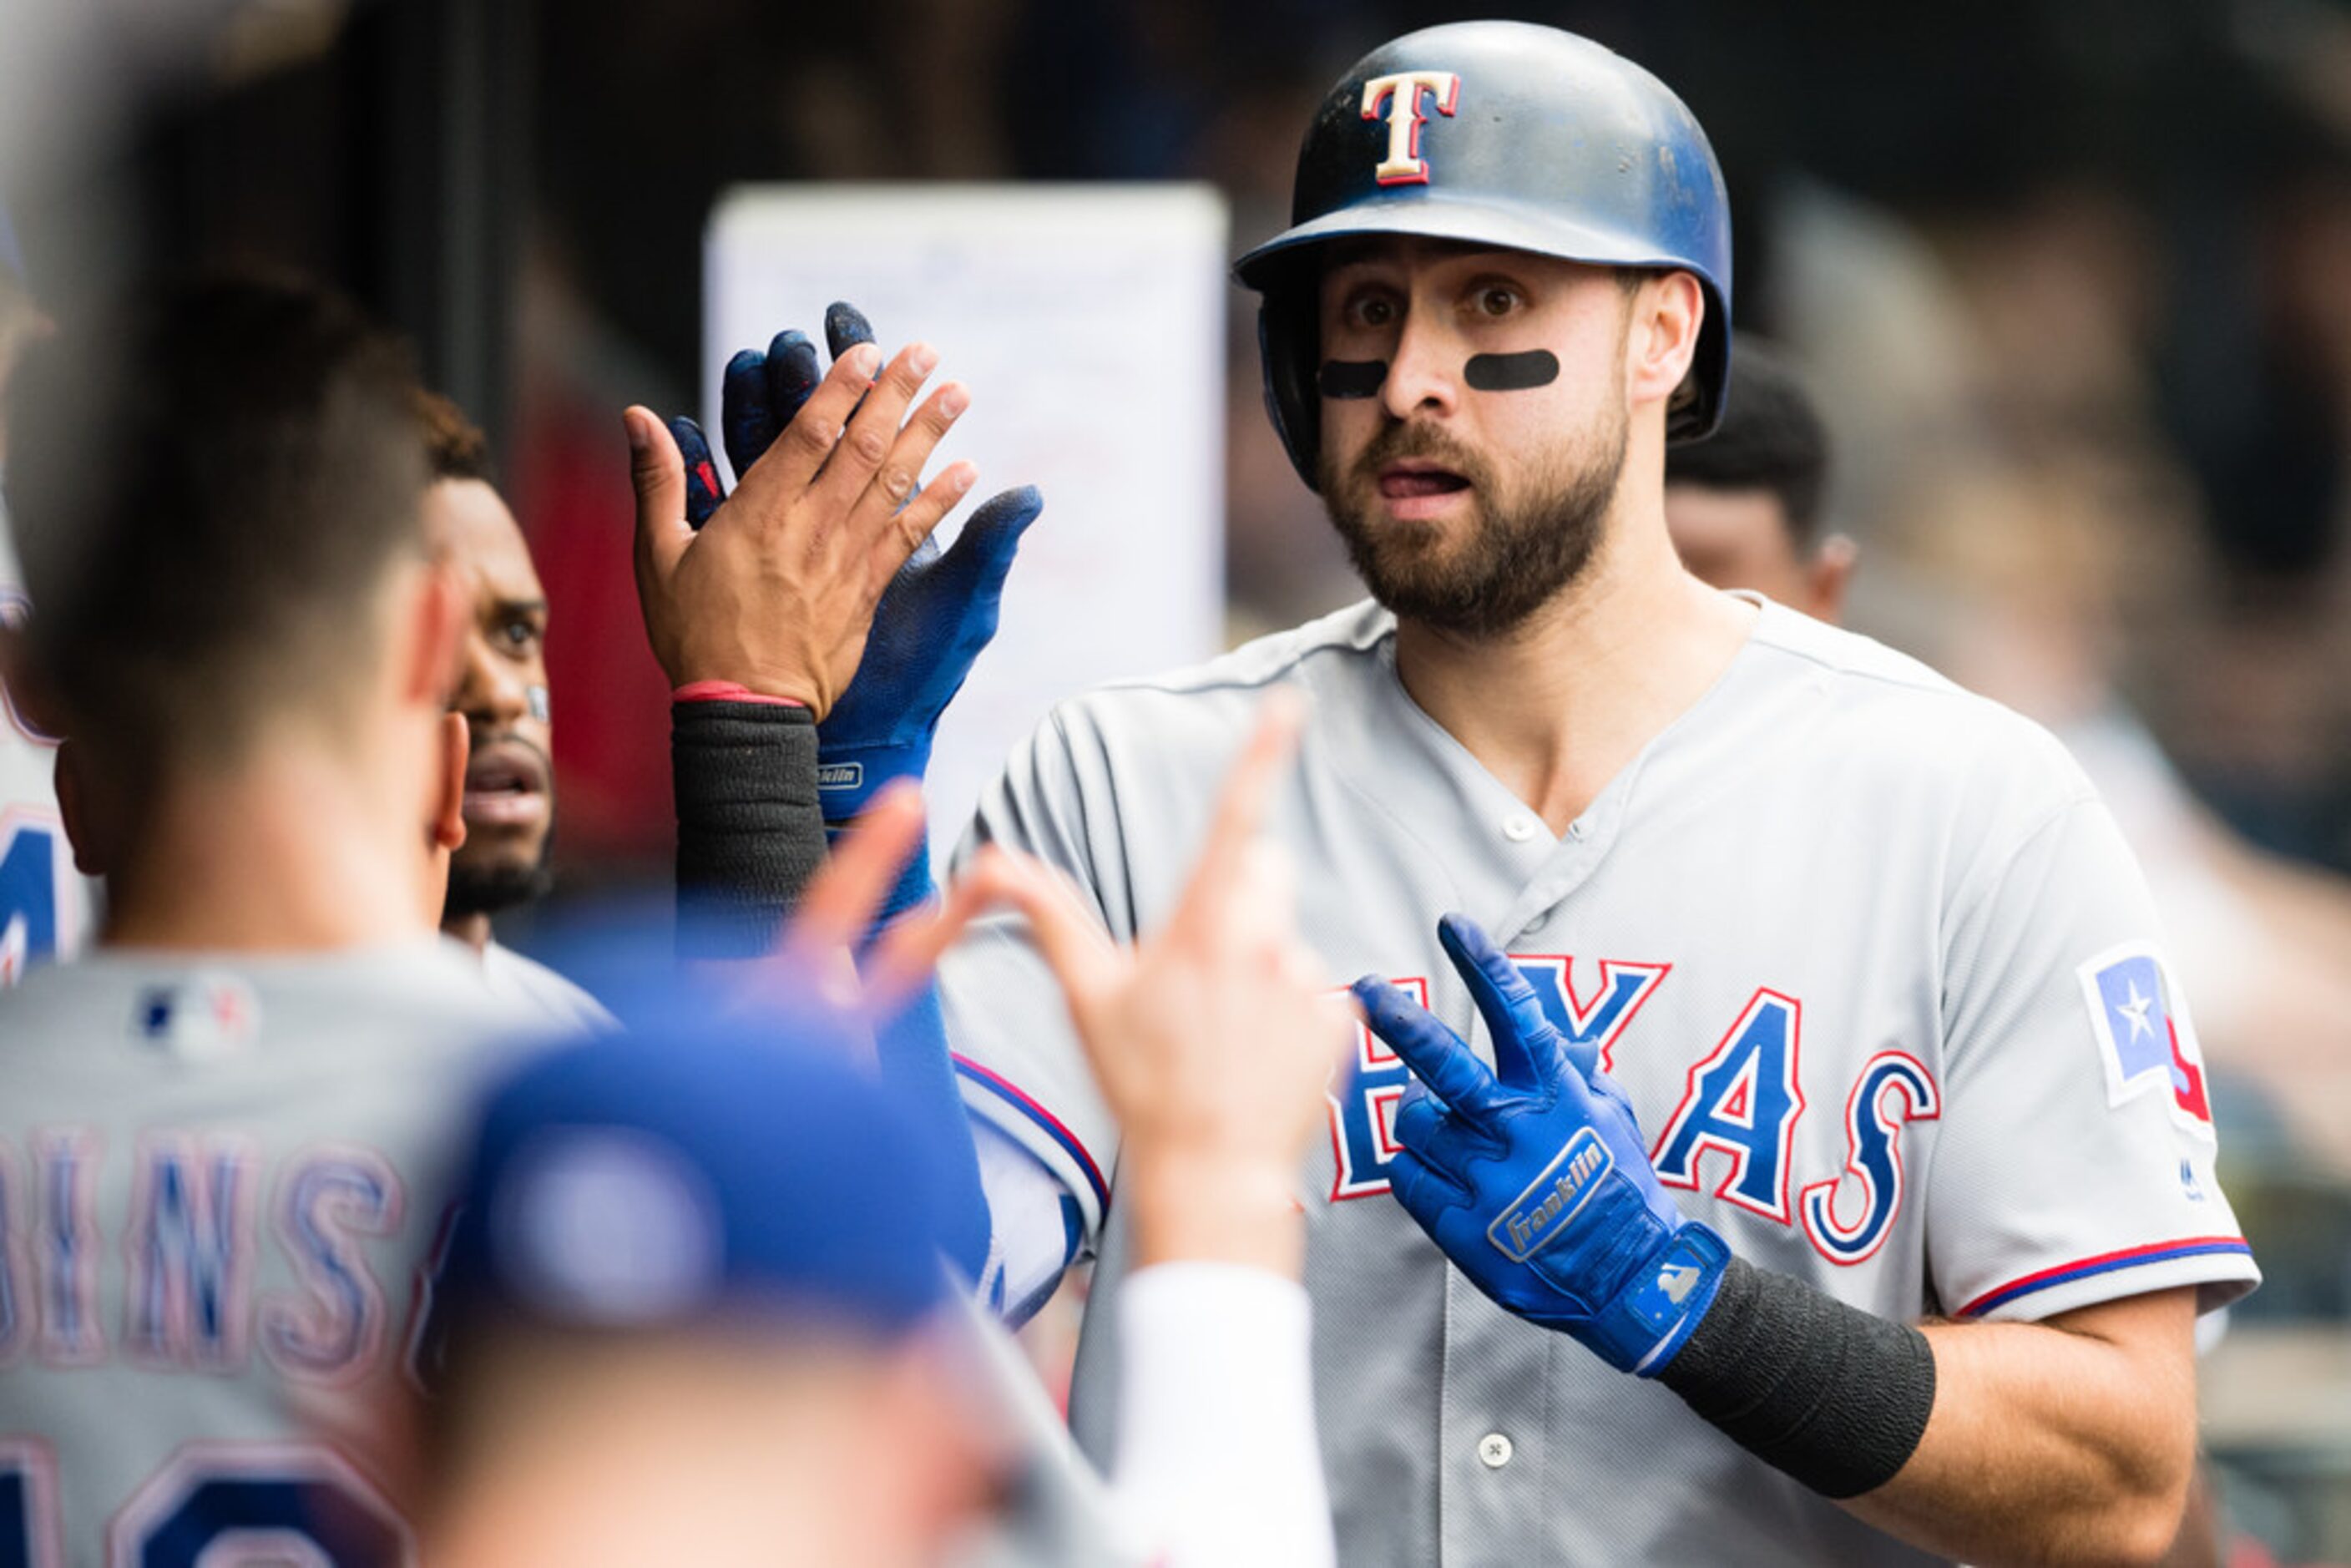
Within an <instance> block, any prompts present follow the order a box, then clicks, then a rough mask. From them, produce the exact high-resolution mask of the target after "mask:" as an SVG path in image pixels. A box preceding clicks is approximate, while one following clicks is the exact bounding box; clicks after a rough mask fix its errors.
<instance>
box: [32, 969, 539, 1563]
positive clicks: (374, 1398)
mask: <svg viewBox="0 0 2351 1568" xmlns="http://www.w3.org/2000/svg"><path fill="white" fill-rule="evenodd" d="M547 1027H548V1026H547V1024H546V1022H545V1019H544V1016H543V1015H540V1014H537V1013H536V1012H534V1011H532V1010H529V1009H517V1007H516V1006H515V1004H513V1003H511V1002H509V1001H506V1000H502V999H500V998H498V997H497V996H496V994H495V993H494V992H493V991H492V990H491V988H489V987H488V986H487V985H486V983H485V981H484V978H483V976H482V973H481V968H480V966H479V965H477V964H475V962H474V961H473V960H472V958H471V956H469V955H466V954H463V953H460V952H456V951H454V950H452V949H450V948H448V947H446V946H444V945H443V944H442V943H441V942H439V941H438V940H437V939H427V938H420V939H419V940H418V941H416V942H415V943H414V944H413V945H410V946H401V947H398V948H389V949H379V950H369V951H360V952H353V953H349V954H343V955H338V956H327V957H284V956H279V957H268V958H259V959H253V958H246V957H236V958H219V959H209V960H191V961H178V960H172V959H165V958H159V957H154V956H146V955H136V956H125V955H121V954H115V953H100V954H98V955H96V956H91V957H89V958H87V959H85V960H84V961H83V962H81V963H79V964H75V965H68V966H64V967H52V968H47V969H43V970H41V971H38V972H37V973H35V974H34V975H32V976H31V977H28V978H27V979H26V982H25V983H24V984H23V985H22V986H20V987H18V988H16V989H15V990H13V991H10V992H8V993H5V995H0V1227H5V1248H0V1366H5V1373H0V1530H5V1531H8V1532H9V1538H8V1539H0V1561H7V1562H30V1563H37V1564H45V1563H103V1562H109V1561H112V1562H117V1563H127V1562H137V1563H146V1564H152V1565H156V1568H168V1565H170V1564H175V1563H186V1564H193V1563H196V1562H197V1561H198V1560H199V1558H200V1557H201V1556H202V1554H203V1553H204V1552H206V1551H207V1550H208V1549H213V1548H217V1547H221V1546H224V1545H225V1544H228V1543H229V1538H230V1536H231V1535H232V1534H233V1533H235V1534H238V1535H239V1536H240V1538H241V1539H244V1540H246V1541H247V1542H251V1541H255V1540H258V1539H263V1538H264V1536H256V1535H251V1534H245V1533H243V1532H249V1531H260V1532H269V1531H276V1532H277V1535H278V1539H279V1540H280V1541H285V1540H287V1539H288V1538H289V1537H291V1538H298V1537H299V1536H300V1534H301V1529H300V1521H301V1520H302V1519H303V1518H305V1517H308V1518H313V1519H316V1518H328V1519H335V1520H340V1521H342V1528H343V1529H344V1531H346V1532H345V1533H343V1534H342V1535H340V1537H339V1539H338V1540H337V1542H335V1543H334V1547H335V1549H334V1550H332V1551H330V1552H327V1553H326V1555H325V1559H324V1560H326V1561H331V1562H339V1563H340V1562H383V1563H390V1562H399V1561H403V1560H405V1559H406V1558H407V1557H408V1556H409V1555H410V1554H411V1553H412V1552H413V1548H412V1547H411V1545H410V1543H409V1540H408V1535H407V1531H406V1527H405V1525H404V1524H402V1522H401V1521H399V1520H398V1518H397V1517H396V1516H395V1515H394V1514H393V1512H392V1507H391V1504H390V1503H389V1502H387V1501H386V1500H385V1499H384V1497H383V1492H382V1488H381V1474H382V1468H383V1465H382V1461H383V1456H381V1454H378V1453H375V1452H373V1451H371V1443H370V1441H369V1439H368V1437H367V1434H368V1433H369V1432H371V1431H374V1432H381V1417H382V1415H383V1413H384V1409H385V1408H386V1406H384V1404H383V1403H382V1402H383V1400H384V1399H385V1397H386V1395H387V1393H388V1392H390V1391H391V1388H390V1385H391V1383H392V1380H394V1379H396V1378H397V1377H399V1376H400V1375H401V1374H402V1370H403V1368H404V1366H405V1364H406V1361H407V1357H408V1355H409V1354H410V1350H411V1340H412V1334H413V1326H414V1324H413V1317H414V1314H415V1312H416V1311H417V1310H418V1308H419V1307H420V1305H421V1304H422V1302H423V1299H424V1297H423V1290H422V1286H423V1270H424V1269H425V1267H426V1265H427V1264H428V1262H429V1260H430V1255H431V1252H432V1249H433V1247H434V1239H435V1238H436V1236H437V1235H438V1233H439V1230H440V1228H441V1225H442V1222H443V1220H444V1209H445V1207H446V1206H447V1203H448V1201H449V1198H448V1195H449V1193H450V1192H451V1191H452V1190H453V1188H452V1186H451V1173H450V1172H448V1171H447V1170H446V1169H445V1168H444V1166H445V1163H446V1161H447V1160H448V1159H449V1158H450V1156H451V1155H452V1154H453V1153H454V1150H453V1149H452V1147H451V1140H453V1139H455V1138H459V1137H462V1136H463V1135H464V1134H465V1130H466V1123H467V1120H468V1116H469V1113H470V1104H471V1094H472V1091H473V1087H474V1084H475V1081H476V1079H477V1078H478V1077H479V1075H480V1074H481V1072H482V1071H484V1070H485V1069H486V1067H487V1066H489V1065H490V1064H491V1063H492V1062H493V1061H496V1060H497V1054H498V1053H496V1051H491V1050H486V1049H485V1042H486V1041H492V1040H500V1039H508V1038H518V1037H520V1036H521V1035H524V1034H528V1033H529V1032H532V1031H534V1030H538V1031H544V1030H545V1029H546V1028H547ZM317 1549H318V1546H317V1543H316V1542H314V1543H313V1547H312V1550H317ZM20 1550H21V1551H22V1552H23V1554H22V1555H19V1554H18V1553H19V1552H20ZM305 1560H308V1558H306V1559H305Z"/></svg>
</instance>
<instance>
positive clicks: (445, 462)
mask: <svg viewBox="0 0 2351 1568" xmlns="http://www.w3.org/2000/svg"><path fill="white" fill-rule="evenodd" d="M416 418H417V422H418V423H421V424H422V425H423V427H424V457H425V461H426V462H428V463H430V464H431V465H433V477H434V478H435V479H479V480H481V481H482V482H483V483H485V484H487V483H489V482H490V439H489V437H488V436H486V435H484V434H482V432H481V429H480V427H479V426H477V425H475V423H474V422H473V421H472V420H470V419H467V418H466V417H465V411H464V410H462V409H460V408H459V407H458V406H457V405H456V404H455V403H454V402H450V401H449V400H448V399H447V398H445V397H443V396H442V395H441V394H440V393H439V392H427V391H424V390H423V389H422V388H420V389H418V391H417V393H416Z"/></svg>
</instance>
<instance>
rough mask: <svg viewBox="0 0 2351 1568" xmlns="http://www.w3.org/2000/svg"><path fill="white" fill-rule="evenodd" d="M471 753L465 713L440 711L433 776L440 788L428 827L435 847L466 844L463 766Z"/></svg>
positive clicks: (451, 847)
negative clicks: (437, 755)
mask: <svg viewBox="0 0 2351 1568" xmlns="http://www.w3.org/2000/svg"><path fill="white" fill-rule="evenodd" d="M473 756H474V737H473V733H472V732H471V731H470V730H468V729H467V728H466V727H465V715H464V714H461V713H444V714H443V715H442V716H441V766H440V768H439V771H438V775H437V779H436V782H437V784H438V786H439V788H438V789H437V791H436V793H435V795H434V801H433V821H432V823H431V824H430V827H429V829H428V831H429V833H430V835H431V838H432V842H433V847H434V849H436V850H448V851H452V852H455V851H457V850H461V849H464V848H465V767H466V764H468V763H470V762H471V761H472V760H473Z"/></svg>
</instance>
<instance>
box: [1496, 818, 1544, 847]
mask: <svg viewBox="0 0 2351 1568" xmlns="http://www.w3.org/2000/svg"><path fill="white" fill-rule="evenodd" d="M1541 826H1542V824H1541V822H1538V821H1535V820H1534V819H1533V818H1532V817H1530V816H1528V815H1527V814H1526V813H1525V812H1524V811H1520V812H1519V813H1517V814H1516V815H1514V816H1509V817H1505V818H1503V819H1502V836H1503V837H1504V838H1506V839H1508V840H1510V842H1512V843H1514V844H1522V843H1525V842H1526V841H1528V840H1529V839H1531V838H1533V837H1534V836H1535V833H1536V831H1537V830H1538V829H1540V828H1541Z"/></svg>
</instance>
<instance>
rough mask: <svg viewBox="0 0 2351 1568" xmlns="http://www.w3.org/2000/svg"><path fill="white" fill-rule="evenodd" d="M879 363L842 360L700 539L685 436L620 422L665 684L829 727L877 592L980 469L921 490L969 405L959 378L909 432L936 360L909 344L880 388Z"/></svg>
mask: <svg viewBox="0 0 2351 1568" xmlns="http://www.w3.org/2000/svg"><path fill="white" fill-rule="evenodd" d="M879 358H880V355H879V350H875V349H874V348H873V347H872V345H870V344H868V345H861V346H859V347H857V348H855V349H852V350H850V351H849V352H848V353H845V354H843V355H842V356H841V358H840V359H839V360H837V361H834V363H833V366H832V369H831V371H830V372H829V373H828V374H827V375H826V376H825V378H824V381H823V383H822V384H821V385H820V386H819V387H818V388H817V390H816V391H815V392H813V393H812V394H810V398H809V401H808V403H807V405H806V406H805V407H804V408H802V409H801V410H800V411H799V414H798V416H797V417H795V418H794V419H793V420H792V422H791V423H790V424H789V425H787V426H786V427H785V429H784V433H783V434H782V435H781V436H779V437H778V439H777V441H776V443H775V444H774V445H773V446H771V447H769V448H768V451H767V453H766V455H763V456H762V457H760V459H759V460H758V462H757V463H754V464H753V465H751V471H750V472H749V473H748V474H746V475H743V476H741V483H740V484H739V485H738V486H737V487H736V490H735V493H734V494H733V495H732V496H730V497H728V498H727V499H726V503H725V504H724V505H723V506H721V507H719V508H718V509H717V511H716V512H715V513H713V514H712V515H711V517H710V519H709V521H708V522H706V523H705V525H704V526H703V528H701V530H700V531H699V532H696V531H695V529H694V528H692V527H691V526H689V525H688V523H687V522H686V517H685V464H684V458H683V457H682V456H680V455H679V453H678V449H677V442H676V440H675V439H674V437H673V436H672V435H671V434H670V433H669V431H668V430H667V429H666V428H664V426H663V424H662V422H661V421H660V420H659V419H657V418H655V417H654V416H653V413H652V412H651V411H649V410H647V409H643V408H634V407H632V408H631V409H629V410H628V412H627V413H625V414H624V415H623V416H622V418H623V421H624V422H625V423H626V424H627V426H628V432H629V446H630V451H631V454H632V477H633V479H634V481H635V485H636V491H637V537H636V572H637V599H638V602H639V603H640V604H641V605H642V607H643V611H644V617H645V632H646V635H647V636H648V637H650V638H651V640H652V642H653V656H654V657H655V658H657V659H659V660H660V661H661V666H662V669H663V671H664V674H667V675H668V677H669V679H670V683H671V685H674V686H682V685H689V684H691V683H694V682H697V681H730V682H734V683H737V684H738V685H743V686H745V687H747V688H748V689H750V690H751V691H754V692H758V693H760V694H762V695H768V696H778V697H789V698H790V699H791V700H792V701H794V702H799V703H802V704H805V705H806V706H808V707H809V709H810V711H811V712H812V713H814V714H815V715H816V716H817V717H818V718H820V719H821V718H822V717H824V716H825V715H826V714H827V713H828V712H830V711H831V707H832V704H833V701H834V699H835V698H837V697H838V696H839V695H841V690H842V688H843V687H845V686H847V685H848V684H849V680H850V677H851V676H852V675H854V674H856V673H857V664H858V661H859V660H860V659H861V658H862V656H863V655H864V652H865V637H866V632H867V631H868V629H869V628H870V627H871V626H872V621H873V607H874V605H875V604H877V603H878V602H879V601H881V598H882V592H883V590H884V589H885V588H887V587H888V586H889V584H890V579H891V577H892V575H893V573H895V572H896V571H897V570H898V568H899V567H901V566H903V565H904V563H905V561H906V559H907V557H908V556H910V555H912V554H913V553H914V547H915V546H917V545H919V544H921V543H922V541H923V540H924V539H925V538H928V537H929V536H930V533H931V530H932V529H934V528H936V527H938V525H939V521H940V519H941V518H943V517H946V514H947V512H948V510H949V509H950V508H951V507H954V506H955V504H956V502H957V501H959V500H961V499H962V498H963V497H964V495H965V494H966V493H967V491H969V490H970V488H971V486H972V483H973V481H974V480H975V479H976V478H977V471H976V470H975V469H974V468H973V467H972V465H970V464H968V463H956V464H953V465H949V466H948V468H947V469H946V472H945V473H943V474H941V475H940V476H938V477H937V478H936V479H934V480H933V481H932V482H931V483H930V485H928V486H925V487H924V488H923V489H922V490H921V492H920V493H919V494H917V493H916V489H915V486H916V485H917V484H918V483H919V481H920V479H921V476H922V471H923V465H924V463H925V462H926V461H927V460H928V459H929V457H930V455H931V451H932V449H933V448H934V447H935V446H936V445H937V444H938V443H939V440H940V438H941V437H943V436H944V435H946V433H947V430H948V428H949V427H950V426H952V425H953V424H954V423H955V422H956V419H957V418H958V417H960V416H961V415H962V413H963V412H964V410H965V408H966V407H967V406H968V404H969V402H970V397H969V394H968V393H967V392H966V391H965V390H964V388H963V387H962V386H961V385H960V384H958V383H956V382H948V383H947V384H946V386H943V387H941V388H940V389H939V390H938V391H937V392H934V393H933V394H932V395H931V396H930V398H929V399H928V400H927V401H925V402H924V403H923V405H922V406H921V407H920V408H919V409H916V410H915V412H914V417H913V418H911V419H907V420H905V423H904V428H903V429H902V428H901V427H900V421H901V419H902V418H904V415H905V412H906V408H907V406H908V405H909V404H910V403H912V402H914V394H915V393H916V392H920V391H921V390H922V386H923V383H924V382H925V381H926V380H927V379H928V378H929V376H930V373H931V371H932V370H933V369H934V368H935V366H936V365H937V362H938V361H937V356H936V355H935V353H933V352H932V350H930V348H929V347H928V346H927V345H925V344H921V343H917V344H914V345H913V346H912V347H910V348H908V349H906V350H903V351H902V352H901V353H900V354H899V355H898V357H897V358H896V359H894V360H893V361H891V362H890V365H889V367H888V369H887V370H885V371H883V372H882V375H881V379H880V380H878V381H875V380H872V376H873V372H874V366H875V365H876V363H877V362H878V361H879ZM860 398H862V399H863V402H862V405H861V404H860V402H859V399H860Z"/></svg>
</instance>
